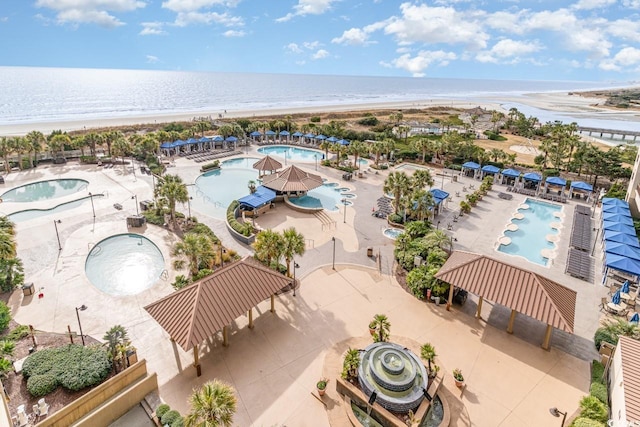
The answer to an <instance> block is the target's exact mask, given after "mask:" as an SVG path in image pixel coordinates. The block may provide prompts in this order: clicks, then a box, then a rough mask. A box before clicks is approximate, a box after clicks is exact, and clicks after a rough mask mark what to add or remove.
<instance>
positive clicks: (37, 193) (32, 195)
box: [0, 179, 89, 203]
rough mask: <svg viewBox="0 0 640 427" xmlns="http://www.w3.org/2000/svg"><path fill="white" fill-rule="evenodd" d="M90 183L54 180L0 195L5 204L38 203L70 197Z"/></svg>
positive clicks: (34, 183) (74, 180)
mask: <svg viewBox="0 0 640 427" xmlns="http://www.w3.org/2000/svg"><path fill="white" fill-rule="evenodd" d="M88 184H89V181H85V180H84V179H52V180H49V181H38V182H32V183H31V184H26V185H21V186H20V187H16V188H12V189H11V190H9V191H7V192H5V193H3V194H2V195H0V199H2V201H3V202H15V203H25V202H37V201H39V200H49V199H55V198H58V197H64V196H68V195H70V194H74V193H77V192H79V191H81V190H83V189H86V187H87V185H88Z"/></svg>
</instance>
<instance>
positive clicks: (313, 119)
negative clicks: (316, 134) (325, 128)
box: [309, 116, 321, 123]
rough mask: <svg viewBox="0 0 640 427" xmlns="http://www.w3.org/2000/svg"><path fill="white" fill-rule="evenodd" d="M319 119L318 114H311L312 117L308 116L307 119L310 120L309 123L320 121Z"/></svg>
mask: <svg viewBox="0 0 640 427" xmlns="http://www.w3.org/2000/svg"><path fill="white" fill-rule="evenodd" d="M320 120H321V119H320V116H313V117H310V118H309V121H310V122H311V123H320Z"/></svg>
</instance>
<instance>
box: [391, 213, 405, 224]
mask: <svg viewBox="0 0 640 427" xmlns="http://www.w3.org/2000/svg"><path fill="white" fill-rule="evenodd" d="M402 220H403V218H402V215H400V214H395V213H394V214H391V215H389V221H391V222H393V223H396V224H402Z"/></svg>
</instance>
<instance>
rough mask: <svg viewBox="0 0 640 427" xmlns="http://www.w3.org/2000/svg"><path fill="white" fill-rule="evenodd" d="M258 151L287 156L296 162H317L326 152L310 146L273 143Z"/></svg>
mask: <svg viewBox="0 0 640 427" xmlns="http://www.w3.org/2000/svg"><path fill="white" fill-rule="evenodd" d="M258 153H262V154H268V155H276V156H279V157H282V158H283V159H284V158H285V156H286V159H287V160H292V161H294V162H315V161H316V160H317V161H321V160H322V159H324V153H323V152H322V151H317V150H310V149H308V148H300V147H289V146H286V145H272V146H270V147H261V148H258Z"/></svg>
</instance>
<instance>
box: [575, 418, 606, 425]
mask: <svg viewBox="0 0 640 427" xmlns="http://www.w3.org/2000/svg"><path fill="white" fill-rule="evenodd" d="M569 427H606V424H605V423H601V422H599V421H596V420H592V419H591V418H585V417H578V418H576V419H575V420H573V422H572V423H571V425H570V426H569Z"/></svg>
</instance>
